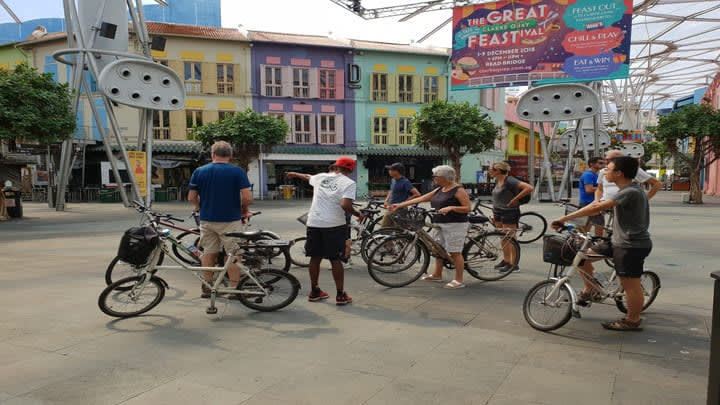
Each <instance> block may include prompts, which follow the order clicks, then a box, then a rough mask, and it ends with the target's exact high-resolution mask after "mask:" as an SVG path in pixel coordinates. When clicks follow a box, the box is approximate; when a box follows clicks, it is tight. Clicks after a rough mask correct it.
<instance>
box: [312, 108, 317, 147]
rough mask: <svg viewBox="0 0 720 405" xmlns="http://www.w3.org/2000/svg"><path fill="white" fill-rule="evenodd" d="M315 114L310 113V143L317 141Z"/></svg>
mask: <svg viewBox="0 0 720 405" xmlns="http://www.w3.org/2000/svg"><path fill="white" fill-rule="evenodd" d="M317 117H318V115H317V114H310V143H317V142H318V139H317V125H316V120H317Z"/></svg>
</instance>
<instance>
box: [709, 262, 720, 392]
mask: <svg viewBox="0 0 720 405" xmlns="http://www.w3.org/2000/svg"><path fill="white" fill-rule="evenodd" d="M710 277H712V278H714V279H715V290H714V291H715V292H714V294H713V314H712V329H711V331H710V371H709V372H708V394H707V404H708V405H711V404H712V405H717V404H720V271H717V272H715V273H711V274H710Z"/></svg>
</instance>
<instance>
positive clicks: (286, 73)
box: [280, 66, 293, 97]
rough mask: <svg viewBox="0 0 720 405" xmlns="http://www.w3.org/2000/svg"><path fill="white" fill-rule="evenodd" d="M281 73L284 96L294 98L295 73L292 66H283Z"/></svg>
mask: <svg viewBox="0 0 720 405" xmlns="http://www.w3.org/2000/svg"><path fill="white" fill-rule="evenodd" d="M281 69H282V71H281V75H280V77H281V79H282V96H283V97H292V96H293V71H292V67H290V66H283V67H282V68H281Z"/></svg>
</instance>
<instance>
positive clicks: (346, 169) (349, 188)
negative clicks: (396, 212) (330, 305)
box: [285, 157, 361, 305]
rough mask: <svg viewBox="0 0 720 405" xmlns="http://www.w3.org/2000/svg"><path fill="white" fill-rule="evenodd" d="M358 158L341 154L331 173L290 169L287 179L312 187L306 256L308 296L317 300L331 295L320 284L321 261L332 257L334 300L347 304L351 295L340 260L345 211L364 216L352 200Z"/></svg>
mask: <svg viewBox="0 0 720 405" xmlns="http://www.w3.org/2000/svg"><path fill="white" fill-rule="evenodd" d="M355 164H356V163H355V160H353V159H350V158H347V157H341V158H339V159H338V160H337V161H335V163H333V164H332V166H330V170H331V171H330V172H329V173H320V174H316V175H314V176H311V175H309V174H304V173H296V172H288V173H286V174H285V176H286V177H287V178H297V179H302V180H306V181H308V182H309V183H310V185H311V186H313V189H314V190H313V200H312V205H311V206H310V212H308V218H307V240H306V241H305V255H306V256H308V257H310V284H311V287H312V288H311V290H310V295H309V296H308V299H309V300H310V301H311V302H317V301H321V300H324V299H327V298H328V297H329V294H328V293H326V292H325V291H323V290H322V289H321V288H320V287H319V285H318V279H319V278H320V262H321V261H322V259H328V260H330V264H331V265H332V274H333V279H334V280H335V287H336V288H337V295H336V297H335V303H336V304H337V305H345V304H349V303H350V302H352V298H350V296H349V295H347V293H346V292H345V289H344V281H345V280H344V279H345V277H344V269H343V264H342V261H341V259H342V258H343V257H344V256H345V240H346V239H347V224H346V220H345V213H349V214H352V215H355V216H357V217H361V214H360V213H359V212H358V211H356V210H355V208H354V207H353V205H352V203H353V200H355V192H356V185H355V182H354V181H352V180H351V179H350V178H349V177H348V175H349V174H350V173H352V172H353V170H355Z"/></svg>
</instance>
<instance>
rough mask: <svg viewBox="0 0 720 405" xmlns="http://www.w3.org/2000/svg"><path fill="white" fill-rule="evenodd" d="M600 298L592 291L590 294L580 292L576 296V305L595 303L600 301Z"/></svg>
mask: <svg viewBox="0 0 720 405" xmlns="http://www.w3.org/2000/svg"><path fill="white" fill-rule="evenodd" d="M600 297H601V295H600V293H598V292H597V291H594V290H593V291H590V292H585V291H582V292H581V293H580V294H578V299H577V300H578V303H583V302H591V301H592V302H596V301H600Z"/></svg>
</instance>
